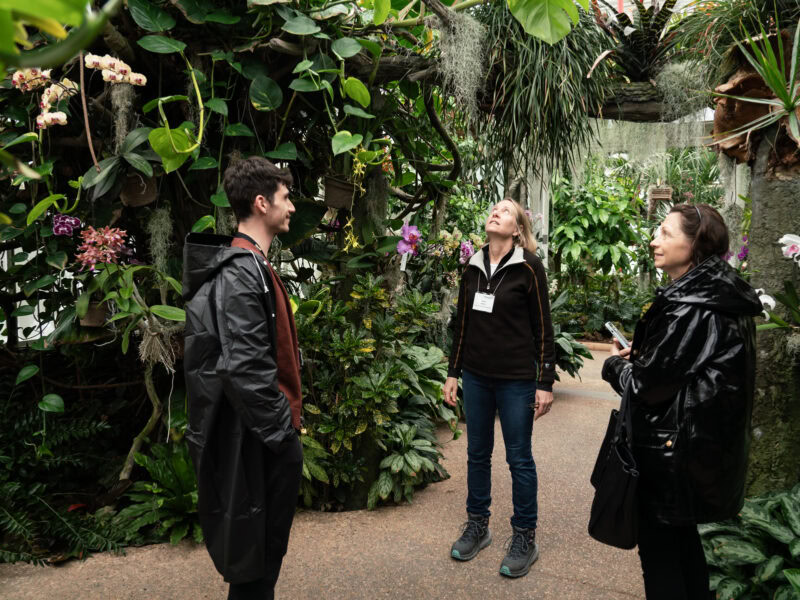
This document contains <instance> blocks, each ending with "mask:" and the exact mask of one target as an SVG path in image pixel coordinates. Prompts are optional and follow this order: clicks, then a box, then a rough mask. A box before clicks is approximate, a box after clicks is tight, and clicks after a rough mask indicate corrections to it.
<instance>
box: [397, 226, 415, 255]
mask: <svg viewBox="0 0 800 600" xmlns="http://www.w3.org/2000/svg"><path fill="white" fill-rule="evenodd" d="M400 235H401V236H402V239H401V240H400V241H399V242H397V253H398V254H407V253H408V252H411V253H412V254H413V255H414V256H416V255H417V254H418V253H419V252H418V251H417V245H418V244H419V240H420V233H419V229H418V228H417V226H416V225H409V224H408V222H405V223H403V227H402V229H401V230H400Z"/></svg>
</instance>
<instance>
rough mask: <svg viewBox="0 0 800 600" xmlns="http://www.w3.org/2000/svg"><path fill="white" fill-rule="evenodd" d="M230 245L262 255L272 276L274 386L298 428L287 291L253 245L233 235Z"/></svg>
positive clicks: (298, 390) (299, 391)
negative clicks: (274, 326)
mask: <svg viewBox="0 0 800 600" xmlns="http://www.w3.org/2000/svg"><path fill="white" fill-rule="evenodd" d="M231 247H233V248H244V249H245V250H252V251H253V252H255V253H256V254H258V255H259V256H261V257H263V258H264V261H265V262H266V264H267V266H268V267H269V274H270V277H271V278H272V289H273V290H275V298H274V302H275V325H276V331H277V336H278V339H277V340H276V342H275V343H276V354H277V357H278V387H279V388H280V390H281V391H282V392H283V393H284V395H285V396H286V399H287V400H289V406H290V407H291V409H292V426H294V428H295V429H300V414H301V412H302V408H303V388H302V385H301V383H300V346H299V344H298V342H297V328H296V326H295V323H294V314H293V313H292V305H291V302H289V293H288V292H287V291H286V288H285V287H283V282H282V281H281V280H280V277H278V274H277V273H275V271H274V269H273V268H272V265H271V264H269V261H267V260H266V257H265V256H264V255H263V254H262V253H261V251H260V250H259V249H258V247H256V246H255V245H254V244H251V243H250V242H249V241H247V240H245V239H243V238H238V237H237V238H233V241H232V242H231Z"/></svg>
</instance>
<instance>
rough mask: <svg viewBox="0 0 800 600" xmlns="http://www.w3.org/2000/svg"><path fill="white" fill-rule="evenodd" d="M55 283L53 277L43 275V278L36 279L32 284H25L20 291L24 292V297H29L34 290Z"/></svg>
mask: <svg viewBox="0 0 800 600" xmlns="http://www.w3.org/2000/svg"><path fill="white" fill-rule="evenodd" d="M55 281H56V278H55V277H54V276H53V275H45V276H43V277H39V279H37V280H36V281H34V282H33V283H27V284H25V286H23V288H22V291H23V292H24V294H25V295H26V296H30V295H31V294H33V292H35V291H36V290H40V289H42V288H43V287H47V286H48V285H52V284H53V283H55Z"/></svg>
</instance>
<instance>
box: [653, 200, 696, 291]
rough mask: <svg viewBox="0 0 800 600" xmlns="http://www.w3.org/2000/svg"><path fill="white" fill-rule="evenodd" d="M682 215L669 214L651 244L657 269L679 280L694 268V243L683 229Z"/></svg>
mask: <svg viewBox="0 0 800 600" xmlns="http://www.w3.org/2000/svg"><path fill="white" fill-rule="evenodd" d="M681 219H682V217H681V215H680V213H676V212H674V213H669V215H667V218H666V219H664V222H663V223H661V227H659V228H658V230H657V231H656V237H655V238H653V241H652V242H650V246H651V247H652V248H653V258H654V260H655V264H656V268H659V269H663V270H664V271H665V272H666V273H667V275H669V276H670V279H678V277H680V276H681V275H683V274H684V273H686V271H688V270H689V268H690V267H691V266H692V242H691V241H690V240H689V238H688V237H686V235H685V234H684V233H683V230H682V229H681Z"/></svg>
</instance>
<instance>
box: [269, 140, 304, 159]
mask: <svg viewBox="0 0 800 600" xmlns="http://www.w3.org/2000/svg"><path fill="white" fill-rule="evenodd" d="M264 156H266V157H267V158H274V159H276V160H297V147H296V146H295V145H294V142H286V143H285V144H281V145H280V146H278V147H277V148H275V150H272V151H271V152H267V153H266V154H264Z"/></svg>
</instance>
